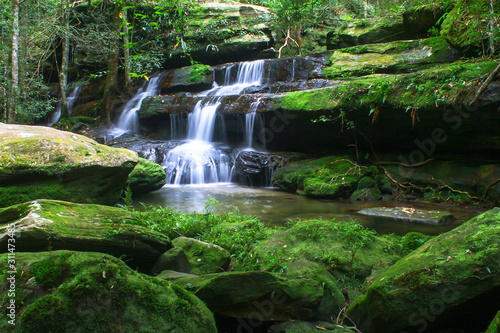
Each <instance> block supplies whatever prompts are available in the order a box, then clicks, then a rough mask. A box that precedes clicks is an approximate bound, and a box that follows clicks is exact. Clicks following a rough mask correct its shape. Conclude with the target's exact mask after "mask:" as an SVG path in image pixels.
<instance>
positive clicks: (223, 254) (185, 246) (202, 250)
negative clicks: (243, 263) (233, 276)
mask: <svg viewBox="0 0 500 333" xmlns="http://www.w3.org/2000/svg"><path fill="white" fill-rule="evenodd" d="M172 243H173V245H174V246H176V247H179V248H181V249H182V250H183V251H184V252H185V253H186V256H187V258H188V260H189V263H190V264H191V267H192V270H191V272H192V273H193V274H209V273H220V272H224V271H225V270H226V269H227V268H228V267H229V264H230V263H231V254H230V253H229V252H228V251H226V250H225V249H223V248H222V247H220V246H218V245H215V244H210V243H205V242H202V241H199V240H197V239H194V238H188V237H178V238H176V239H174V240H173V241H172ZM188 273H189V272H188Z"/></svg>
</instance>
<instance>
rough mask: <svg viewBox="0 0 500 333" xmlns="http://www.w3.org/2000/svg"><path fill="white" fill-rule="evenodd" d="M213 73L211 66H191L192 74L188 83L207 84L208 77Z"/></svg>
mask: <svg viewBox="0 0 500 333" xmlns="http://www.w3.org/2000/svg"><path fill="white" fill-rule="evenodd" d="M211 73H212V67H210V66H209V65H203V64H196V65H193V66H191V73H190V77H189V79H188V82H191V83H205V82H206V78H205V77H206V75H210V74H211Z"/></svg>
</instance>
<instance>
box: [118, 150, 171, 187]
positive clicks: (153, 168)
mask: <svg viewBox="0 0 500 333" xmlns="http://www.w3.org/2000/svg"><path fill="white" fill-rule="evenodd" d="M166 183H167V174H166V173H165V170H163V168H162V167H161V165H159V164H156V163H155V162H152V161H150V160H147V159H144V158H141V157H139V163H137V165H136V166H135V167H134V170H132V172H131V173H130V174H129V175H128V184H129V185H130V189H131V190H132V193H133V194H134V195H137V194H144V193H148V192H152V191H156V190H159V189H161V188H162V187H163V185H165V184H166Z"/></svg>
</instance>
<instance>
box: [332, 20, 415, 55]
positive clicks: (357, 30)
mask: <svg viewBox="0 0 500 333" xmlns="http://www.w3.org/2000/svg"><path fill="white" fill-rule="evenodd" d="M413 36H414V35H411V34H408V32H407V31H406V28H405V26H404V24H403V22H402V20H394V19H391V18H374V19H361V20H352V21H350V22H349V24H348V25H347V27H341V28H338V29H337V30H335V31H331V32H329V33H328V34H327V37H326V38H327V40H326V47H327V49H328V50H334V49H340V48H344V47H350V46H355V45H362V44H375V43H386V42H392V41H395V40H404V39H411V38H412V37H413Z"/></svg>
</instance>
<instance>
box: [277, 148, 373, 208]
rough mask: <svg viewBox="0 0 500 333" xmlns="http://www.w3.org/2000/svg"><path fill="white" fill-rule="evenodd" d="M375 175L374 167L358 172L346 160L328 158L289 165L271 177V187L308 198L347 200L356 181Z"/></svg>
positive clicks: (356, 167)
mask: <svg viewBox="0 0 500 333" xmlns="http://www.w3.org/2000/svg"><path fill="white" fill-rule="evenodd" d="M371 173H377V169H376V168H375V167H370V168H359V167H358V166H357V164H356V162H354V161H353V160H352V159H351V158H350V157H348V156H328V157H323V158H320V159H317V160H304V161H298V162H294V163H291V164H289V165H287V166H285V167H283V168H281V169H278V170H276V171H275V172H274V174H273V178H272V181H273V184H274V185H275V186H278V187H279V188H281V189H282V190H285V191H288V192H296V193H299V194H302V195H306V196H311V197H320V198H321V197H323V198H332V199H334V198H335V199H339V198H347V197H349V196H350V195H351V194H352V192H353V191H354V190H355V189H356V187H357V184H358V177H362V176H364V175H369V174H371Z"/></svg>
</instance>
